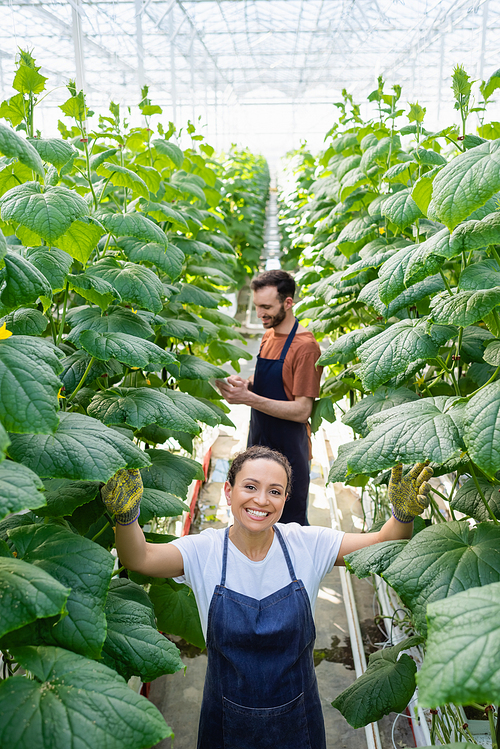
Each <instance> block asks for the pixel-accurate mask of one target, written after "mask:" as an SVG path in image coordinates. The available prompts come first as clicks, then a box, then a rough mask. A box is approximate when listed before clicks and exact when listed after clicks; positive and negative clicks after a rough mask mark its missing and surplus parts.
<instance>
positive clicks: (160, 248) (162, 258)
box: [119, 237, 184, 281]
mask: <svg viewBox="0 0 500 749" xmlns="http://www.w3.org/2000/svg"><path fill="white" fill-rule="evenodd" d="M119 246H120V248H121V249H122V250H123V252H124V254H125V255H126V257H127V258H128V259H129V260H130V261H131V262H132V263H151V264H152V265H154V266H156V267H157V268H161V270H163V271H165V273H168V275H169V276H170V278H171V279H172V280H173V281H175V279H176V278H178V277H179V276H180V274H181V272H182V265H183V263H184V253H183V252H182V250H179V248H178V247H176V246H175V245H173V244H169V246H168V247H165V245H163V244H158V242H149V243H147V244H145V243H144V242H143V241H141V240H140V239H132V238H131V237H125V238H123V239H121V240H120V245H119Z"/></svg>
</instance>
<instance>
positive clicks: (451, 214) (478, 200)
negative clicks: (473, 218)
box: [427, 140, 500, 231]
mask: <svg viewBox="0 0 500 749" xmlns="http://www.w3.org/2000/svg"><path fill="white" fill-rule="evenodd" d="M499 164H500V140H493V141H488V142H487V143H483V144H482V145H481V146H477V147H476V148H471V149H470V150H469V151H465V153H461V154H459V155H458V156H456V157H455V158H454V159H453V160H452V161H451V162H450V163H449V164H447V165H446V166H445V167H443V169H441V171H440V172H439V174H438V175H437V176H436V178H435V180H434V186H433V192H432V200H431V202H430V204H429V209H428V212H427V215H428V216H429V218H431V219H433V218H434V217H435V218H437V219H438V220H439V221H442V223H443V224H445V225H446V226H447V227H448V229H450V231H451V230H453V229H454V228H455V227H456V226H458V224H459V223H460V222H461V221H463V220H464V219H466V218H467V217H468V216H470V215H471V213H472V212H473V211H475V210H476V209H477V208H480V207H481V206H482V205H484V204H485V203H486V201H487V200H488V199H489V198H491V197H492V196H493V195H494V194H495V193H496V192H498V190H500V169H499Z"/></svg>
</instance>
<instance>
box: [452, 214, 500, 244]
mask: <svg viewBox="0 0 500 749" xmlns="http://www.w3.org/2000/svg"><path fill="white" fill-rule="evenodd" d="M499 243H500V212H495V213H490V214H489V215H487V216H485V217H484V218H483V219H481V220H480V221H470V220H469V221H464V222H463V224H459V225H458V226H457V228H456V229H454V230H453V232H452V234H451V238H450V245H452V246H453V247H454V248H456V250H457V253H456V254H458V253H459V252H461V251H462V250H463V251H465V252H469V251H470V250H477V249H479V248H480V247H487V246H488V245H490V244H499Z"/></svg>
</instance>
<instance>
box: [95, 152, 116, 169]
mask: <svg viewBox="0 0 500 749" xmlns="http://www.w3.org/2000/svg"><path fill="white" fill-rule="evenodd" d="M119 150H120V149H119V148H106V149H105V150H104V151H100V152H99V153H95V154H94V155H93V156H92V157H91V159H90V168H91V169H94V170H96V169H98V168H99V167H100V166H101V164H102V163H104V162H105V161H108V159H110V158H111V157H112V156H114V155H115V154H116V153H118V151H119Z"/></svg>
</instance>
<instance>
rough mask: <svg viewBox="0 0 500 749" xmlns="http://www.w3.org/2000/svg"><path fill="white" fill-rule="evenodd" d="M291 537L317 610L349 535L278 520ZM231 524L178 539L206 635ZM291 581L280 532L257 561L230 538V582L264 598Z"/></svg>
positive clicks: (299, 572) (285, 535)
mask: <svg viewBox="0 0 500 749" xmlns="http://www.w3.org/2000/svg"><path fill="white" fill-rule="evenodd" d="M277 526H278V528H279V530H280V531H281V534H282V536H283V538H284V540H285V543H286V545H287V548H288V553H289V554H290V559H291V560H292V565H293V567H294V570H295V574H296V575H297V578H298V579H299V580H302V582H303V583H304V587H305V589H306V591H307V594H308V596H309V601H310V603H311V609H312V612H313V615H314V608H315V605H316V598H317V596H318V591H319V585H320V582H321V580H322V579H323V577H324V576H325V575H326V574H328V572H331V571H332V569H333V566H334V564H335V560H336V559H337V556H338V553H339V549H340V544H341V543H342V538H343V536H344V534H343V532H342V531H335V530H332V529H331V528H322V527H319V526H302V525H299V524H298V523H286V524H282V523H277ZM224 533H225V528H222V529H220V530H216V529H215V528H207V530H204V531H202V532H201V533H200V534H198V535H193V536H184V537H183V538H178V539H176V540H175V541H172V542H171V543H173V544H174V545H175V546H177V548H178V549H179V551H180V552H181V554H182V559H183V561H184V575H182V576H181V577H174V580H175V581H176V582H178V583H186V585H189V587H190V588H192V590H193V593H194V596H195V598H196V602H197V604H198V610H199V612H200V619H201V626H202V629H203V634H204V635H205V638H206V636H207V620H208V609H209V607H210V602H211V600H212V596H213V594H214V589H215V586H216V585H219V584H220V581H221V573H222V554H223V551H224ZM290 581H291V578H290V573H289V572H288V567H287V564H286V560H285V555H284V554H283V550H282V548H281V544H280V542H279V541H278V537H277V536H276V534H274V538H273V542H272V544H271V548H270V549H269V551H268V552H267V555H266V557H265V558H264V559H262V561H260V562H252V561H251V560H250V559H248V557H246V556H245V555H244V554H243V553H242V552H241V551H240V550H239V549H237V548H236V546H235V545H234V544H233V543H232V541H231V540H229V544H228V554H227V572H226V587H227V588H230V589H231V590H234V591H237V592H238V593H242V594H243V595H246V596H249V597H250V598H256V599H257V600H259V601H260V600H261V599H262V598H266V596H269V595H271V593H275V592H276V591H277V590H280V589H281V588H284V587H285V586H286V585H288V584H289V583H290Z"/></svg>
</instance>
